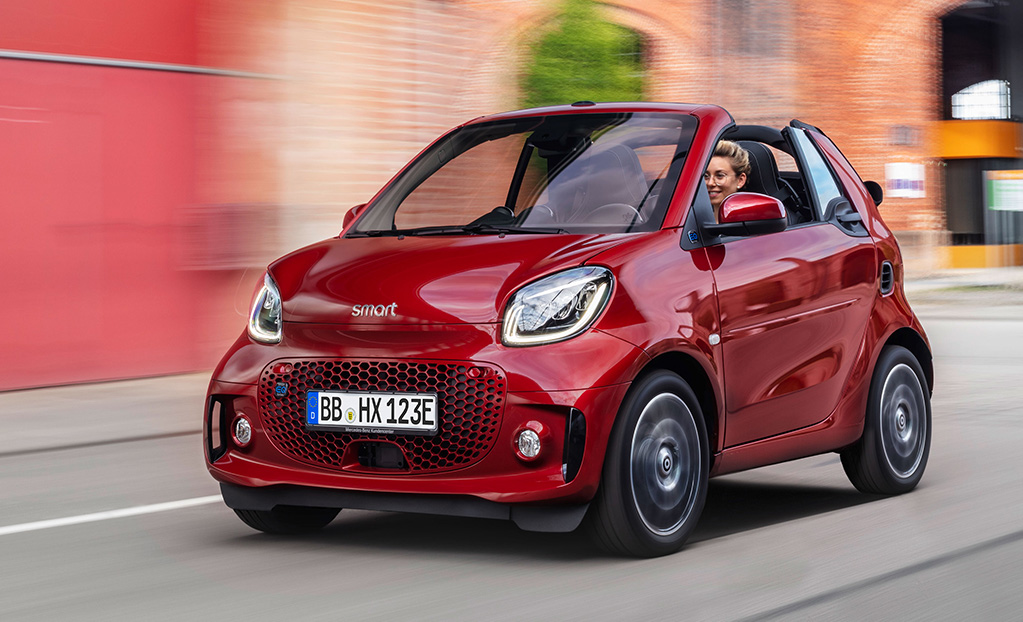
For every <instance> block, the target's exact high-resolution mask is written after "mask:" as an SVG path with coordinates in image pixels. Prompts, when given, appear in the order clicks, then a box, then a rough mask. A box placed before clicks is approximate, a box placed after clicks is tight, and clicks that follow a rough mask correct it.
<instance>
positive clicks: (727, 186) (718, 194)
mask: <svg viewBox="0 0 1023 622" xmlns="http://www.w3.org/2000/svg"><path fill="white" fill-rule="evenodd" d="M703 181H704V182H705V183H706V184H707V192H708V193H710V204H711V205H713V206H714V214H715V215H716V214H718V213H719V212H720V210H721V203H722V202H723V201H724V200H725V197H727V196H728V195H730V194H732V193H734V192H738V191H739V188H742V187H743V186H744V185H746V175H745V174H743V175H736V174H735V169H733V168H732V164H731V162H729V161H728V158H725V157H723V156H714V157H713V158H711V159H710V166H708V167H707V172H706V173H704V174H703Z"/></svg>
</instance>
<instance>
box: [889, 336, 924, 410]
mask: <svg viewBox="0 0 1023 622" xmlns="http://www.w3.org/2000/svg"><path fill="white" fill-rule="evenodd" d="M884 345H885V346H890V345H891V346H902V347H903V348H906V349H907V350H909V352H910V353H911V354H912V355H913V356H914V357H916V360H917V361H918V362H919V363H920V367H922V368H923V370H924V378H925V380H927V391H928V393H929V394H932V395H933V394H934V362H933V356H932V355H931V350H930V348H928V347H927V342H925V341H924V339H923V337H921V336H920V333H918V332H916V331H915V330H913V329H912V328H910V327H908V326H904V327H902V328H900V329H898V330H896V331H895V332H894V333H892V334H891V335H890V336H889V337H888V339H887V340H886V341H885V344H884Z"/></svg>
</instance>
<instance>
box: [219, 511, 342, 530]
mask: <svg viewBox="0 0 1023 622" xmlns="http://www.w3.org/2000/svg"><path fill="white" fill-rule="evenodd" d="M340 511H341V510H339V509H337V508H307V507H300V506H293V505H279V506H277V507H275V508H274V509H272V510H269V511H265V510H235V511H234V513H235V514H237V515H238V518H240V519H242V522H243V523H245V524H246V525H248V526H249V527H252V528H253V529H255V530H256V531H262V532H263V533H272V534H301V533H312V532H314V531H319V530H320V529H323V528H324V527H326V526H327V525H329V524H330V521H332V520H334V518H335V517H336V516H337V514H338V512H340Z"/></svg>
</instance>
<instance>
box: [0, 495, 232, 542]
mask: <svg viewBox="0 0 1023 622" xmlns="http://www.w3.org/2000/svg"><path fill="white" fill-rule="evenodd" d="M222 501H223V498H222V497H221V496H220V495H211V496H209V497H195V498H194V499H182V500H181V501H168V502H166V503H154V504H152V505H136V506H135V507H130V508H122V509H120V510H108V511H106V512H96V513H93V514H81V515H79V516H68V517H66V518H52V519H50V520H40V521H35V522H34V523H22V524H20V525H8V526H6V527H0V536H9V535H11V534H12V533H23V532H25V531H37V530H39V529H50V528H52V527H67V526H68V525H80V524H82V523H94V522H96V521H101V520H110V519H112V518H125V517H127V516H138V515H139V514H153V513H155V512H169V511H171V510H180V509H183V508H190V507H195V506H197V505H207V504H210V503H218V502H222Z"/></svg>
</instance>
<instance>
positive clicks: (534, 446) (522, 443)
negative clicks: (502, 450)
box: [516, 429, 540, 460]
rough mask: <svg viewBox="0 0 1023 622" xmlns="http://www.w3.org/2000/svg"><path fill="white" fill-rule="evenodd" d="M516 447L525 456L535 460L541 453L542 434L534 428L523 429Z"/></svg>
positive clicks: (527, 458)
mask: <svg viewBox="0 0 1023 622" xmlns="http://www.w3.org/2000/svg"><path fill="white" fill-rule="evenodd" d="M516 447H518V450H519V454H520V455H521V456H522V457H523V458H525V459H526V460H533V459H535V458H536V457H537V456H539V455H540V435H539V434H537V433H536V432H534V431H533V430H528V429H527V430H523V431H521V432H519V438H518V441H516Z"/></svg>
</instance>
